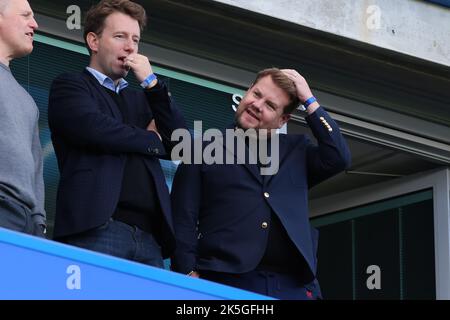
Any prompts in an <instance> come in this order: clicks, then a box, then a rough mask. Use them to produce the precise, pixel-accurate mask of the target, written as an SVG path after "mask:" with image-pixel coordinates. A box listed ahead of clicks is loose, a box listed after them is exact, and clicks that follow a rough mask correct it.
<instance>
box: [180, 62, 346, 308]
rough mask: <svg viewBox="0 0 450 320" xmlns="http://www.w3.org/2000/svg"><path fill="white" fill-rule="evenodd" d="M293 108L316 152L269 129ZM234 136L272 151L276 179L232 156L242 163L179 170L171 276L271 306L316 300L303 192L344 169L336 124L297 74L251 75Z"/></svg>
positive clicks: (313, 241) (313, 247) (313, 242)
mask: <svg viewBox="0 0 450 320" xmlns="http://www.w3.org/2000/svg"><path fill="white" fill-rule="evenodd" d="M300 102H302V103H303V105H304V106H305V107H306V112H307V113H308V115H307V117H306V121H307V123H308V124H309V127H310V128H311V130H312V132H313V134H314V136H315V137H316V138H317V141H318V145H314V144H312V143H311V142H310V141H309V139H308V138H307V137H305V136H304V135H273V131H272V132H271V130H270V129H277V128H281V127H282V126H283V125H284V124H285V123H286V122H287V121H288V120H289V118H290V113H291V112H292V111H293V110H294V109H295V108H296V107H297V106H298V105H299V103H300ZM235 129H244V131H250V130H255V132H257V133H258V135H257V136H256V137H258V139H259V140H260V142H261V139H266V141H267V143H268V144H272V146H273V144H274V143H276V144H277V146H279V148H278V150H279V153H278V157H274V156H275V154H272V155H271V158H272V159H277V158H278V159H277V161H278V171H277V172H275V173H274V174H271V175H263V174H261V173H262V172H263V171H262V170H261V169H263V164H267V162H265V161H261V159H260V161H256V164H251V163H250V162H249V161H248V158H249V157H247V155H244V156H243V155H240V154H237V155H236V154H235V157H236V158H240V159H247V161H246V162H245V163H243V164H239V162H237V161H236V162H235V163H229V162H227V163H228V164H219V163H213V164H206V163H204V162H203V163H196V162H194V164H186V163H183V164H181V165H180V166H179V168H178V170H177V173H176V175H175V179H174V183H173V188H172V208H173V213H174V225H175V234H176V239H177V249H176V251H175V255H174V256H173V259H172V269H173V270H175V271H178V272H180V273H185V274H188V275H190V276H193V277H200V278H204V279H207V280H212V281H216V282H220V283H223V284H226V285H230V286H235V287H238V288H241V289H245V290H249V291H254V292H257V293H261V294H264V295H268V296H273V297H276V298H280V299H316V298H321V293H320V287H319V285H318V281H317V279H316V271H317V258H316V253H317V241H318V232H317V230H315V229H313V228H312V227H311V226H310V223H309V219H308V189H309V188H310V187H312V186H313V185H315V184H317V183H318V182H320V181H323V180H324V179H326V178H328V177H330V176H332V175H334V174H336V173H338V172H340V171H342V170H344V169H345V168H346V167H348V166H349V163H350V153H349V150H348V147H347V145H346V143H345V141H344V139H343V137H342V135H341V133H340V131H339V128H338V126H337V124H336V123H335V122H334V121H333V120H332V119H331V118H330V116H329V115H328V114H327V112H326V111H325V110H324V109H323V108H322V107H321V106H320V105H319V103H318V102H317V101H316V99H315V98H314V97H313V95H312V92H311V90H310V88H309V86H308V84H307V82H306V80H305V79H304V78H303V77H302V76H301V75H300V74H299V73H298V72H297V71H295V70H287V69H286V70H279V69H275V68H272V69H266V70H263V71H261V72H260V73H259V74H258V76H257V78H256V80H255V81H254V83H253V85H252V86H251V87H250V88H249V90H248V91H247V93H246V94H245V96H244V97H243V99H242V101H241V102H240V104H239V107H238V109H237V111H236V124H235ZM261 129H267V130H268V131H267V133H268V134H267V133H266V135H265V136H262V135H261V133H264V132H263V130H261ZM227 139H228V138H227ZM250 140H251V135H250V139H249V140H248V141H247V142H246V143H247V145H246V148H245V150H244V152H245V153H250V150H249V149H250V146H251V143H250ZM223 148H224V149H223V153H224V154H225V153H227V152H229V151H230V150H231V151H236V149H230V148H229V146H228V145H227V144H226V143H224V146H223ZM270 149H272V150H275V151H278V150H277V148H274V149H273V148H272V147H270ZM205 150H206V149H205ZM194 151H195V150H194ZM216 153H217V152H216ZM208 163H211V162H210V161H209V162H208ZM258 163H259V164H258Z"/></svg>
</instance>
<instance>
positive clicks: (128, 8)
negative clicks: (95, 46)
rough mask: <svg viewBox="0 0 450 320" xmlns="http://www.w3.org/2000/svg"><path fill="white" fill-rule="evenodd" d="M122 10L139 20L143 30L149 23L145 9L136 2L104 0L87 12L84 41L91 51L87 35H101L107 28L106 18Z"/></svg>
mask: <svg viewBox="0 0 450 320" xmlns="http://www.w3.org/2000/svg"><path fill="white" fill-rule="evenodd" d="M114 12H121V13H123V14H126V15H128V16H130V17H131V18H133V19H135V20H137V22H138V23H139V28H140V29H141V31H142V30H143V29H144V27H145V25H146V23H147V16H146V14H145V9H144V8H143V7H142V6H141V5H140V4H137V3H135V2H132V1H130V0H102V1H100V2H99V3H98V4H96V5H95V6H92V7H91V8H90V9H89V11H88V12H87V14H86V19H85V22H84V34H83V36H84V41H85V42H86V46H87V48H88V50H89V53H91V49H90V48H89V45H88V43H87V41H86V36H87V34H88V33H89V32H93V33H95V34H97V35H101V33H102V32H103V29H104V28H105V20H106V18H107V17H108V16H109V15H110V14H112V13H114Z"/></svg>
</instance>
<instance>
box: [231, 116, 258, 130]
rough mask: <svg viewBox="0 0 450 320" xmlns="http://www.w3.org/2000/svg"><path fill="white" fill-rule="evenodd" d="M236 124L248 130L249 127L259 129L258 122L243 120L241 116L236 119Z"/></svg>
mask: <svg viewBox="0 0 450 320" xmlns="http://www.w3.org/2000/svg"><path fill="white" fill-rule="evenodd" d="M236 124H237V126H238V127H239V128H241V129H244V130H247V129H258V125H257V124H252V123H249V122H248V121H242V118H241V117H239V118H237V119H236Z"/></svg>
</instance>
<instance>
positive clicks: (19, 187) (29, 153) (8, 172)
mask: <svg viewBox="0 0 450 320" xmlns="http://www.w3.org/2000/svg"><path fill="white" fill-rule="evenodd" d="M38 120H39V109H38V107H37V106H36V103H35V102H34V100H33V98H32V97H31V96H30V95H29V94H28V92H27V91H26V90H25V89H24V88H23V87H22V86H21V85H20V84H19V83H18V82H17V81H16V79H15V78H14V76H13V75H12V73H11V70H10V69H9V68H8V67H7V66H5V65H4V64H2V63H0V195H3V196H6V197H9V198H10V199H12V200H15V201H17V202H19V203H20V204H22V205H25V206H26V207H28V208H29V209H30V210H31V212H32V216H33V219H34V221H35V222H37V223H42V224H45V218H46V214H45V210H44V179H43V161H42V149H41V143H40V141H39V128H38Z"/></svg>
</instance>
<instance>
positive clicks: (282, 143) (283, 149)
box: [263, 134, 289, 185]
mask: <svg viewBox="0 0 450 320" xmlns="http://www.w3.org/2000/svg"><path fill="white" fill-rule="evenodd" d="M285 138H286V137H285V135H284V134H280V135H278V142H279V144H278V145H279V149H278V150H274V151H275V152H278V170H281V165H282V164H283V161H284V160H285V159H286V157H287V156H288V154H289V152H288V151H289V142H288V140H287V139H285ZM272 159H273V156H272ZM272 161H273V160H272ZM272 165H273V164H272ZM274 176H276V174H272V175H264V176H263V180H264V185H268V184H269V182H270V181H271V180H272V178H273V177H274Z"/></svg>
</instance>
